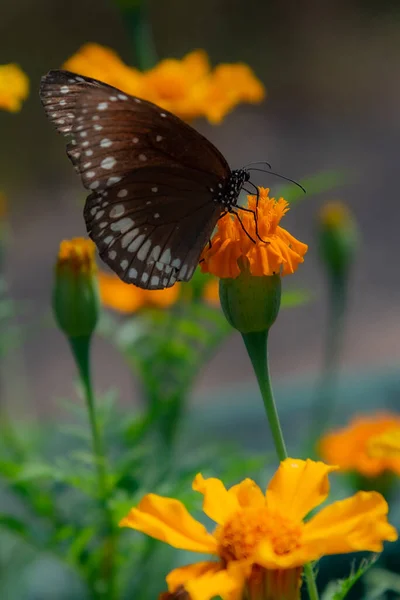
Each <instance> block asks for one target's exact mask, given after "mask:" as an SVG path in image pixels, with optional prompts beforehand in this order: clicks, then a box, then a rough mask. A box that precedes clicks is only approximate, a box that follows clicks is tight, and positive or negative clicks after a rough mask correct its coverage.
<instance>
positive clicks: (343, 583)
mask: <svg viewBox="0 0 400 600" xmlns="http://www.w3.org/2000/svg"><path fill="white" fill-rule="evenodd" d="M378 558H379V555H378V554H376V555H374V556H373V557H372V558H370V559H368V560H366V559H365V560H362V561H361V563H360V565H359V567H358V569H357V570H356V571H354V569H352V572H351V573H350V575H349V576H348V577H347V578H346V579H339V580H337V581H332V582H331V583H330V584H328V586H327V587H326V589H325V591H324V593H323V595H322V596H321V600H344V598H346V596H347V594H348V593H349V592H350V590H351V588H352V587H353V586H354V585H355V584H356V583H357V581H358V580H359V579H360V578H361V577H362V576H363V575H364V573H366V572H367V571H368V569H370V568H371V567H372V566H373V565H374V564H375V563H376V561H377V560H378Z"/></svg>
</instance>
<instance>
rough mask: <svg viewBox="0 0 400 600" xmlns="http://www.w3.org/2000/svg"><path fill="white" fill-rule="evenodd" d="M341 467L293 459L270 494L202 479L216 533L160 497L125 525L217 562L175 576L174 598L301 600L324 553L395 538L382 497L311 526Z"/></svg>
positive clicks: (328, 514) (344, 507) (338, 505)
mask: <svg viewBox="0 0 400 600" xmlns="http://www.w3.org/2000/svg"><path fill="white" fill-rule="evenodd" d="M336 468H337V467H333V466H329V465H325V464H324V463H321V462H314V461H311V460H306V461H304V460H296V459H292V458H288V459H286V460H285V461H283V462H282V463H281V465H280V466H279V468H278V470H277V472H276V474H275V475H274V477H273V478H272V480H271V481H270V483H269V486H268V488H267V491H266V494H263V492H262V491H261V489H260V488H259V487H258V486H257V485H256V484H255V483H254V482H253V481H251V480H250V479H245V480H244V481H242V482H241V483H239V484H238V485H234V486H233V487H231V488H230V489H228V490H227V489H226V488H225V487H224V485H223V483H222V482H221V481H220V480H219V479H214V478H210V479H204V478H203V477H202V475H200V474H199V475H197V476H196V478H195V480H194V482H193V489H194V490H196V491H198V492H200V493H201V494H203V496H204V502H203V510H204V512H205V514H206V515H207V516H208V517H209V518H211V519H212V520H213V521H215V523H216V528H215V529H214V531H213V533H208V532H207V530H206V528H205V527H204V526H203V525H202V524H201V523H199V522H198V521H196V520H195V519H194V518H193V517H192V516H191V515H190V514H189V513H188V512H187V510H186V508H185V507H184V505H183V504H182V503H181V502H180V501H178V500H175V499H173V498H163V497H161V496H157V495H155V494H148V495H147V496H145V497H144V498H143V500H142V501H141V502H140V504H139V506H138V507H137V508H132V509H131V510H130V512H129V514H128V515H127V516H126V517H125V518H124V519H122V521H121V522H120V525H121V526H122V527H131V528H133V529H136V530H138V531H142V532H143V533H146V534H147V535H150V536H152V537H154V538H156V539H158V540H161V541H163V542H166V543H167V544H170V545H171V546H173V547H175V548H181V549H184V550H188V551H191V552H200V553H202V554H204V553H206V554H211V555H214V556H215V557H216V560H213V561H211V560H205V561H202V562H198V563H194V564H191V565H188V566H185V567H180V568H177V569H175V570H173V571H172V572H171V573H170V574H169V575H168V576H167V583H168V589H169V592H170V593H174V592H177V591H178V590H179V589H182V587H184V589H185V590H186V591H187V593H188V594H189V596H190V598H191V599H192V600H211V599H212V598H214V597H215V596H221V598H222V599H223V600H231V599H232V598H241V597H243V592H244V590H245V589H246V592H247V596H246V597H247V598H249V599H250V600H255V599H256V598H260V597H261V596H260V595H257V593H258V594H259V591H260V586H261V587H262V589H263V590H264V595H263V596H262V597H266V598H274V600H283V599H285V600H299V598H300V586H301V575H302V567H303V565H304V564H306V563H308V562H310V561H313V560H317V559H319V558H320V557H322V556H324V555H327V554H338V553H340V554H341V553H346V552H354V551H362V550H369V551H372V552H380V551H381V550H382V546H383V542H384V541H385V540H388V541H395V540H396V539H397V533H396V530H395V529H394V527H392V526H391V525H390V524H389V523H388V521H387V513H388V505H387V503H386V501H385V500H384V498H383V497H382V496H381V495H380V494H379V493H377V492H359V493H357V494H355V495H354V496H352V497H351V498H348V499H346V500H341V501H339V502H335V503H333V504H332V505H330V506H327V507H325V508H323V509H322V510H320V512H319V513H318V514H317V515H315V516H313V517H311V518H310V519H308V520H306V516H307V515H308V514H309V512H310V511H311V510H312V509H313V508H315V507H316V506H319V505H320V504H321V503H322V502H324V500H325V499H326V498H327V496H328V493H329V481H328V474H329V473H330V472H331V471H334V470H336ZM257 590H258V591H257Z"/></svg>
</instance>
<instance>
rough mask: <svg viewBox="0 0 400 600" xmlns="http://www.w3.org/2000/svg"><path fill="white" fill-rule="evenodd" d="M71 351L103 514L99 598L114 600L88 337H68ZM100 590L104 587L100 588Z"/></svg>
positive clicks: (111, 538)
mask: <svg viewBox="0 0 400 600" xmlns="http://www.w3.org/2000/svg"><path fill="white" fill-rule="evenodd" d="M70 343H71V348H72V352H73V355H74V358H75V361H76V364H77V367H78V371H79V377H80V381H81V384H82V387H83V392H84V396H85V401H86V406H87V410H88V415H89V422H90V431H91V437H92V449H93V456H94V461H95V465H96V471H97V487H98V495H99V500H100V507H101V510H102V512H103V518H104V525H105V529H106V539H105V541H104V551H103V562H102V572H101V576H102V579H103V580H104V583H105V585H104V592H103V590H102V591H101V592H100V596H99V597H100V598H104V599H105V600H113V599H114V598H116V587H115V553H116V536H115V527H114V523H113V519H112V514H111V511H110V509H109V507H108V497H109V490H108V484H107V463H106V457H105V452H104V444H103V439H102V434H101V431H100V427H99V423H98V418H97V411H96V404H95V398H94V393H93V385H92V378H91V373H90V337H89V336H83V337H76V338H70ZM101 587H102V588H103V586H101Z"/></svg>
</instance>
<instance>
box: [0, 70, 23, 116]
mask: <svg viewBox="0 0 400 600" xmlns="http://www.w3.org/2000/svg"><path fill="white" fill-rule="evenodd" d="M28 93H29V79H28V77H27V76H26V75H25V73H24V72H23V71H22V70H21V68H20V67H19V66H18V65H16V64H14V63H10V64H7V65H0V108H3V109H5V110H8V111H10V112H17V111H19V110H20V109H21V106H22V101H23V100H25V99H26V97H27V96H28Z"/></svg>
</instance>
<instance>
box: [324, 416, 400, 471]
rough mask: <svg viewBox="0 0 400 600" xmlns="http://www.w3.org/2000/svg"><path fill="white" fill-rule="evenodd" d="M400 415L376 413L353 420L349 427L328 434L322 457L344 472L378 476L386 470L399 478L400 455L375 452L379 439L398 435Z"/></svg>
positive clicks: (325, 437) (325, 438)
mask: <svg viewBox="0 0 400 600" xmlns="http://www.w3.org/2000/svg"><path fill="white" fill-rule="evenodd" d="M399 428H400V416H398V415H392V414H374V415H368V416H360V417H356V418H355V419H353V420H352V421H351V422H350V423H349V425H348V426H347V427H343V428H342V429H338V430H336V431H332V432H331V433H328V434H327V435H325V436H324V437H323V438H322V439H321V441H320V444H319V450H320V454H321V456H322V457H323V459H324V460H326V461H327V462H329V463H332V464H336V465H339V467H340V469H341V470H342V471H356V472H358V473H360V474H361V475H363V476H366V477H377V476H379V475H381V474H382V473H384V472H385V471H392V472H394V473H397V474H398V475H400V456H395V455H393V454H392V453H390V452H381V453H374V451H373V448H374V444H375V443H377V438H379V437H381V436H382V435H384V434H391V433H395V432H398V430H399Z"/></svg>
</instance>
